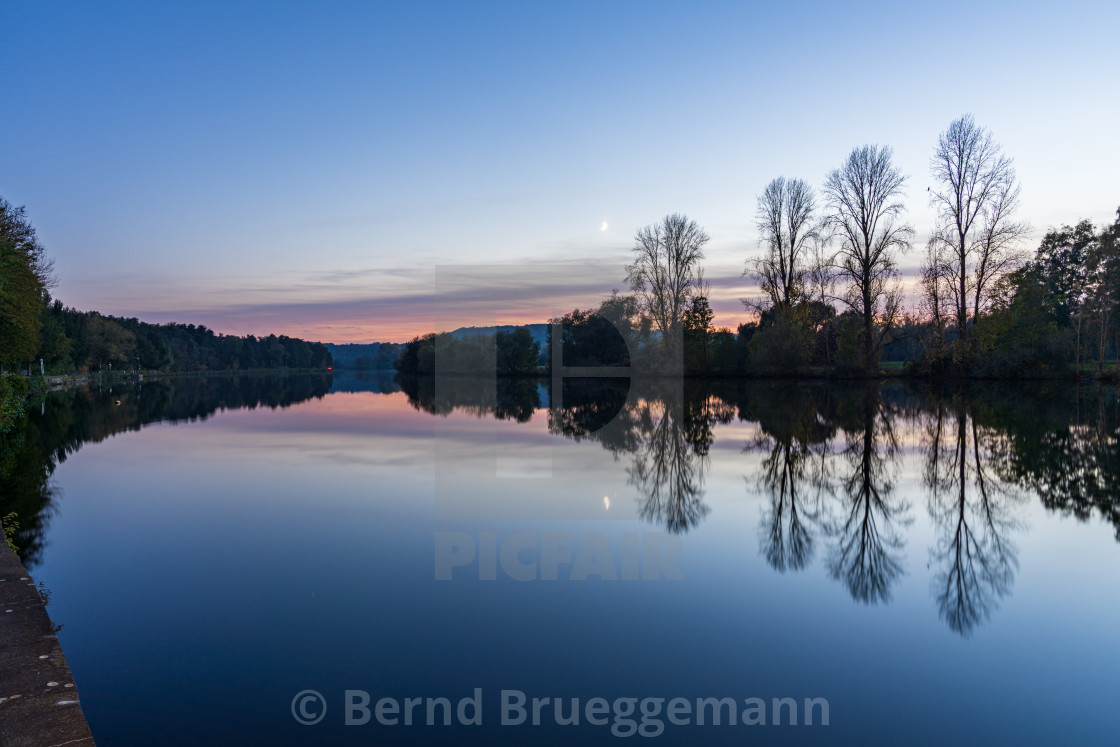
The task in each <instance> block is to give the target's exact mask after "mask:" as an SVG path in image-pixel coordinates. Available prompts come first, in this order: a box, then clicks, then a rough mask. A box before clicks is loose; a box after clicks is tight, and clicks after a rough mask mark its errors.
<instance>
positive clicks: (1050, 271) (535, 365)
mask: <svg viewBox="0 0 1120 747" xmlns="http://www.w3.org/2000/svg"><path fill="white" fill-rule="evenodd" d="M820 273H825V270H820V271H819V273H818V277H819V278H821V277H824V275H820ZM825 274H827V273H825ZM805 277H809V273H808V272H806V273H805V274H804V275H803V278H805ZM804 282H805V283H807V282H808V281H807V280H805V281H804ZM817 282H823V283H826V284H827V283H834V282H835V278H832V279H828V278H824V279H823V280H822V279H818V281H817ZM694 291H695V292H694V293H693V294H692V295H691V296H689V297H688V298H687V299H686V301H685V302H684V304H683V306H682V307H681V308H682V311H681V319H680V333H681V337H682V342H681V345H680V349H679V350H678V351H675V352H674V351H667V348H666V345H665V341H664V338H663V336H662V335H661V333H660V332H658V331H657V330H656V329H654V328H653V321H652V319H651V318H650V316H649V315H648V314H647V313H646V312H645V311H644V310H643V309H644V304H643V302H642V300H641V298H640V294H634V295H627V294H620V293H618V292H617V291H616V292H614V293H612V295H611V296H610V297H609V298H607V299H605V300H604V301H603V302H602V303H601V304H600V306H599V307H598V308H593V309H574V310H573V311H571V312H569V313H567V314H565V315H563V316H562V317H560V318H559V319H556V320H552V323H550V324H549V326H548V332H547V336H546V340H545V344H544V346H543V347H542V346H538V345H537V344H536V343H535V341H533V340H532V338H531V336H530V335H529V333H528V331H527V330H524V329H523V328H522V329H519V330H517V331H515V332H512V333H511V332H499V333H497V335H485V334H475V335H470V336H460V337H455V336H452V335H451V334H448V333H440V334H435V333H431V334H427V335H423V336H419V337H416V338H414V339H413V340H411V341H410V342H408V343H406V344H405V345H404V346H403V347H402V348H401V353H400V358H399V359H398V361H397V363H396V368H397V370H398V371H400V372H402V373H404V374H409V375H424V374H434V373H469V374H489V373H497V374H498V375H517V376H523V375H535V374H539V375H545V374H547V373H549V371H550V369H551V365H552V359H551V356H550V355H549V354H548V351H549V350H550V349H551V346H552V329H553V326H552V324H553V323H559V324H560V325H561V329H562V330H563V340H562V343H563V344H562V350H563V362H564V365H566V366H631V367H633V369H635V370H636V371H637V372H639V373H643V374H656V373H658V372H661V371H666V370H668V371H669V372H674V371H673V369H672V368H671V367H670V368H668V369H667V368H666V366H665V361H666V356H667V355H675V356H677V358H678V359H679V360H680V361H681V363H682V367H681V369H680V370H681V372H683V373H684V374H685V375H688V376H708V377H724V378H727V377H744V376H745V377H790V376H800V377H806V376H808V377H814V376H842V377H851V376H865V375H867V374H868V373H876V374H877V373H879V372H881V371H882V369H883V365H884V364H885V365H886V366H888V367H889V366H892V365H893V366H894V370H895V371H897V372H898V373H908V374H910V375H913V376H919V377H925V378H941V377H945V376H953V377H974V378H1050V377H1066V376H1071V375H1075V374H1078V373H1079V372H1084V371H1086V369H1087V367H1089V368H1091V369H1092V370H1095V371H1096V373H1097V374H1098V375H1100V376H1101V377H1102V378H1114V377H1115V376H1116V370H1115V369H1116V366H1117V362H1116V361H1117V356H1118V355H1120V326H1118V325H1117V323H1116V317H1115V314H1114V312H1115V311H1116V309H1117V304H1118V303H1120V210H1118V211H1117V220H1116V222H1115V223H1114V224H1113V225H1111V226H1107V227H1105V228H1103V229H1101V230H1100V231H1097V230H1096V229H1094V228H1093V226H1092V224H1091V223H1089V222H1088V221H1082V222H1081V223H1080V224H1078V226H1077V227H1075V228H1071V227H1068V226H1067V227H1064V228H1061V229H1056V230H1052V231H1050V232H1048V233H1047V234H1046V236H1045V238H1044V239H1043V240H1042V242H1041V244H1040V246H1039V248H1038V250H1037V252H1036V253H1035V255H1034V257H1033V258H1030V259H1026V260H1024V261H1023V262H1022V263H1021V264H1019V265H1017V266H1016V267H1015V269H1008V270H1007V271H1006V273H1005V274H1003V275H1001V276H1000V277H999V278H998V280H992V281H991V289H990V292H987V293H985V295H984V299H985V300H984V302H983V303H981V305H980V309H979V311H978V312H976V313H972V312H969V314H968V315H967V318H966V320H965V324H966V334H964V335H962V334H961V333H960V329H959V326H958V324H959V321H958V317H956V316H954V315H953V314H950V313H949V311H947V309H949V307H950V304H949V303H948V300H947V299H948V297H949V295H950V294H949V293H948V291H947V290H946V287H945V283H944V279H943V278H941V277H940V276H937V275H935V274H931V270H929V268H927V271H926V274H925V276H924V277H923V280H922V283H921V285H920V286H919V288H918V291H919V293H920V294H921V299H920V301H921V308H922V309H924V310H926V311H928V312H929V313H927V314H925V315H921V314H903V313H902V311H901V309H900V307H899V306H898V304H899V303H900V301H899V299H898V298H894V297H892V299H891V300H890V303H891V308H892V309H893V311H892V312H891V313H892V314H893V320H892V322H891V324H890V325H889V326H884V327H882V328H879V327H877V328H876V329H878V330H879V331H878V332H876V342H875V345H873V346H872V348H870V349H869V348H868V346H867V344H866V340H867V323H866V322H867V320H866V318H865V317H864V316H862V315H861V314H859V313H856V312H855V311H853V310H851V309H845V310H843V311H838V309H837V307H836V306H834V305H833V304H832V303H830V302H829V301H828V298H829V296H828V294H827V293H825V292H823V291H817V292H810V291H809V290H808V289H806V288H802V289H801V290H800V291H796V292H792V293H793V295H792V296H789V297H788V298H787V296H786V295H779V294H778V293H777V292H775V298H776V299H786V300H765V299H764V300H761V301H751V302H749V303H750V305H751V306H752V308H754V309H755V310H756V311H757V312H758V317H757V321H752V322H748V323H745V324H741V325H739V328H738V329H737V330H736V331H734V332H733V331H732V330H730V329H726V328H716V327H714V326H713V324H712V319H713V317H714V314H713V313H712V311H711V308H710V306H709V298H708V296H707V295H706V293H707V292H708V291H707V289H705V288H704V287H703V286H699V287H698V288H696V289H694ZM790 292H791V291H783V292H782V293H783V294H787V293H790ZM970 308H971V307H970ZM879 332H881V333H882V334H881V335H880V334H879ZM872 360H873V365H871V366H870V369H869V361H872Z"/></svg>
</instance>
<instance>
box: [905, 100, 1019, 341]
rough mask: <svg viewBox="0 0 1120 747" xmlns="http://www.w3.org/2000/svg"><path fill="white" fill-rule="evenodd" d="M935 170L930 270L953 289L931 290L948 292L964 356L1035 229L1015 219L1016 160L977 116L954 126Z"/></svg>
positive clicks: (940, 148)
mask: <svg viewBox="0 0 1120 747" xmlns="http://www.w3.org/2000/svg"><path fill="white" fill-rule="evenodd" d="M930 166H931V172H932V175H933V178H934V181H935V182H936V184H937V187H936V188H935V189H931V190H930V193H929V194H930V204H931V205H933V206H934V207H935V208H936V209H937V224H936V226H935V227H934V230H933V233H932V234H931V236H930V239H929V249H930V252H929V255H928V257H927V263H928V266H927V268H926V272H927V273H929V274H935V275H938V276H941V277H943V278H944V280H945V283H944V286H943V288H942V286H941V285H940V284H933V285H932V286H930V287H927V291H932V290H944V291H945V292H946V294H947V299H946V300H948V302H949V303H950V305H951V307H952V311H953V314H954V316H955V318H956V326H957V340H958V346H959V347H960V348H962V350H961V351H960V357H964V356H966V355H967V352H968V351H967V348H968V341H969V327H970V323H971V322H972V321H974V320H975V319H976V318H977V317H978V316H979V315H980V313H981V312H982V311H983V310H984V309H985V308H987V306H988V304H989V303H990V301H991V292H992V289H993V287H994V285H995V283H996V281H998V280H999V278H1000V277H1002V276H1003V275H1004V274H1005V273H1006V272H1008V271H1010V270H1012V269H1014V268H1015V266H1016V265H1018V264H1019V262H1020V261H1021V257H1020V254H1019V250H1018V243H1019V241H1020V240H1021V239H1022V238H1023V236H1025V235H1026V233H1027V231H1028V228H1029V227H1028V226H1027V225H1026V224H1025V223H1021V222H1019V221H1016V220H1015V212H1016V211H1017V210H1018V207H1019V185H1018V184H1017V183H1016V181H1015V168H1014V166H1013V165H1012V162H1011V159H1010V158H1008V157H1007V156H1005V155H1003V153H1002V150H1001V148H1000V146H999V145H997V144H996V143H995V142H994V141H993V140H992V136H991V133H990V132H988V131H987V130H986V129H984V128H983V127H980V126H979V125H977V124H976V122H975V121H974V120H973V118H972V115H970V114H966V115H965V116H963V117H961V118H960V119H957V120H954V121H953V122H952V123H950V125H949V128H948V129H947V130H946V131H945V132H943V133H941V135H940V137H939V138H938V141H937V147H936V149H935V150H934V154H933V158H932V160H931V163H930Z"/></svg>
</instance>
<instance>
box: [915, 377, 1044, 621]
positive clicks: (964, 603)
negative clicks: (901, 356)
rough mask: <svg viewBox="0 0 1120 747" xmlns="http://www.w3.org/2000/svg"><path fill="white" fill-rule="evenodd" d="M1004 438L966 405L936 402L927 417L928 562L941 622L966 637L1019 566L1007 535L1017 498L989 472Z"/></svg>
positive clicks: (1012, 528)
mask: <svg viewBox="0 0 1120 747" xmlns="http://www.w3.org/2000/svg"><path fill="white" fill-rule="evenodd" d="M1005 438H1006V437H1005V436H1004V434H1001V433H1000V432H998V431H996V430H994V429H990V428H981V427H980V426H979V425H978V424H977V422H976V418H975V417H970V416H969V413H968V407H967V404H966V401H965V400H964V399H963V398H962V397H960V396H958V397H956V398H954V400H953V401H952V402H951V403H948V404H947V403H946V402H945V401H944V400H943V399H942V400H939V401H938V403H937V405H936V406H935V408H934V412H933V414H932V415H931V416H930V423H929V426H928V442H927V443H928V447H927V452H926V453H927V456H926V463H925V470H924V475H923V477H924V482H925V485H926V487H927V488H928V489H929V512H930V516H931V517H932V518H933V521H934V524H935V525H936V527H937V530H938V538H937V543H936V544H935V545H934V547H933V548H932V549H931V550H930V558H931V562H932V564H933V565H934V567H935V568H936V569H937V570H936V572H935V573H934V576H933V580H932V582H931V584H932V589H933V595H934V599H935V600H936V602H937V607H938V611H939V612H940V614H941V618H942V619H943V620H944V621H945V622H946V623H948V625H949V627H950V628H951V629H952V630H953V631H955V632H957V633H960V634H961V635H968V634H970V633H971V632H972V631H973V630H974V629H975V628H976V626H977V625H980V624H981V623H983V622H984V621H985V620H987V619H988V617H989V616H990V615H991V613H992V612H993V611H994V610H995V608H996V607H997V606H998V603H999V600H1000V599H1002V598H1003V597H1005V596H1007V595H1008V594H1010V593H1011V585H1012V582H1013V581H1014V579H1015V571H1016V569H1017V568H1018V558H1017V552H1016V548H1015V545H1014V543H1013V542H1012V540H1011V535H1012V533H1013V532H1014V531H1015V530H1016V529H1019V528H1020V527H1021V525H1020V522H1018V521H1017V520H1016V519H1015V509H1016V508H1018V507H1019V506H1020V505H1021V503H1022V498H1023V496H1022V494H1021V493H1019V492H1017V491H1015V490H1014V489H1012V488H1011V487H1010V486H1009V485H1007V484H1006V483H1004V482H1002V481H1001V480H1000V479H999V478H997V477H996V476H994V475H993V474H992V470H991V468H990V465H989V454H990V453H991V451H992V448H993V446H995V447H996V448H998V445H999V442H1001V441H1003V440H1004V439H1005Z"/></svg>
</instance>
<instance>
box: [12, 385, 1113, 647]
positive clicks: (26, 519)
mask: <svg viewBox="0 0 1120 747" xmlns="http://www.w3.org/2000/svg"><path fill="white" fill-rule="evenodd" d="M550 383H551V382H549V381H539V380H537V379H533V378H522V379H500V380H498V381H497V383H496V384H495V383H494V382H493V380H491V382H490V384H489V385H488V386H487V387H485V388H481V387H479V385H478V383H477V381H472V380H470V379H469V378H462V379H454V380H451V381H448V382H445V383H444V385H443V386H441V387H438V388H437V387H435V386H434V385H433V382H432V380H431V379H415V378H413V379H411V380H408V379H398V380H397V382H396V383H394V382H392V381H391V380H384V377H381V379H378V380H376V381H373V380H371V381H362V380H360V379H358V378H355V379H354V380H353V381H349V380H346V381H345V382H338V384H339V386H338V388H339V389H341V390H345V391H371V392H379V393H383V394H391V393H393V392H395V391H396V390H397V386H398V385H399V386H400V388H401V389H403V391H404V394H405V396H406V397H407V399H408V402H409V403H410V404H411V405H412V406H413V407H415V408H416V409H417V410H418V411H420V412H425V413H431V414H433V415H440V416H442V415H446V414H448V413H450V412H452V411H453V410H462V411H466V412H471V413H473V414H475V415H477V416H478V417H495V418H499V419H508V420H513V421H517V422H526V421H530V420H532V419H533V418H534V417H536V416H537V413H539V412H540V411H541V410H540V408H541V406H542V403H543V401H544V400H545V399H546V398H547V399H548V400H549V402H550V404H551V407H549V409H548V412H547V417H548V430H549V431H550V432H551V433H554V434H557V435H562V436H563V437H565V438H569V439H573V440H577V441H585V440H586V441H593V442H597V443H598V444H599V445H601V446H602V447H603V448H604V449H606V450H608V451H609V452H610V453H611V454H612V455H613V456H614V457H615V458H616V459H617V460H619V461H620V462H623V463H625V465H626V471H627V476H628V480H629V484H630V485H631V486H633V487H634V489H635V490H636V492H637V501H638V513H639V515H640V516H641V517H642V518H643V519H645V520H646V521H649V522H652V523H655V524H657V525H659V526H661V527H662V528H664V529H665V530H667V531H670V532H675V533H683V532H686V531H688V530H690V529H691V528H693V527H695V526H696V525H697V524H699V523H700V522H702V521H703V520H704V519H705V517H706V516H707V515H708V514H709V513H710V512H711V507H710V506H709V505H708V504H707V503H706V501H705V492H706V487H705V483H706V480H707V476H708V473H709V458H710V456H709V455H710V450H711V447H712V444H713V441H714V427H715V425H716V424H720V423H728V422H730V421H731V420H732V419H735V418H736V417H737V419H738V420H739V421H741V422H745V423H757V425H758V431H759V434H760V435H759V436H758V437H757V438H755V439H753V440H752V441H751V442H750V443H748V445H747V449H748V451H757V452H761V453H762V455H763V458H762V460H761V463H760V465H759V467H758V470H757V472H756V473H755V474H752V475H747V476H746V479H747V484H748V488H749V487H750V486H752V485H753V486H755V487H756V488H757V489H758V490H759V491H760V492H761V493H762V494H763V496H764V497H765V499H766V500H765V501H764V504H763V509H762V515H761V524H760V527H759V539H760V550H761V553H762V555H763V556H764V557H765V559H766V562H767V563H768V564H769V565H770V566H771V567H772V568H774V569H776V570H778V571H787V570H788V571H797V570H801V569H804V568H806V567H807V566H808V565H809V564H810V563H811V562H812V560H813V558H814V554H815V553H816V552H818V551H819V550H820V546H822V545H823V546H824V547H825V551H824V552H823V555H824V558H823V562H824V565H825V567H826V569H827V570H828V572H829V573H830V575H831V576H832V577H834V578H835V579H837V580H839V581H841V582H842V583H843V584H844V586H845V587H846V588H847V589H848V591H849V593H850V594H851V596H852V597H853V598H854V599H856V600H858V601H860V602H863V603H869V604H870V603H880V602H887V601H889V600H890V598H891V592H892V589H893V588H894V586H895V585H896V583H897V581H898V579H899V578H900V577H901V576H902V574H903V572H904V567H903V551H904V549H905V537H904V534H903V530H904V528H905V527H906V526H907V525H908V524H909V523H910V521H911V517H910V507H909V506H908V505H907V503H906V502H905V501H904V500H902V499H901V498H900V497H899V496H897V495H896V488H895V486H896V482H897V473H898V472H899V470H900V469H901V462H902V458H903V455H904V449H903V448H902V446H901V445H900V444H904V445H906V446H908V447H910V448H916V450H917V453H918V454H919V458H920V459H921V460H922V461H921V478H922V484H923V485H924V487H925V490H926V492H927V494H928V496H927V497H928V513H929V516H930V517H931V519H932V522H933V527H934V529H935V531H936V532H937V537H936V541H935V542H934V546H933V547H932V548H931V549H930V551H929V556H930V561H931V568H932V569H933V575H932V579H931V586H932V594H933V597H934V600H935V603H936V605H937V608H938V610H939V613H940V615H941V617H942V619H943V620H945V622H946V623H947V624H948V625H949V627H950V628H951V629H952V630H954V631H956V632H957V633H960V634H961V635H968V634H969V633H970V632H971V631H973V630H974V629H975V628H976V627H977V626H979V625H981V624H982V623H983V622H984V621H985V620H986V619H987V618H988V617H989V616H990V615H991V614H992V613H993V612H994V611H995V609H996V608H997V607H998V604H999V602H1000V600H1001V599H1003V598H1004V597H1007V596H1008V595H1009V594H1010V593H1011V590H1012V585H1013V583H1014V580H1015V574H1016V572H1017V567H1018V562H1017V550H1016V547H1015V544H1014V542H1013V538H1014V536H1015V534H1016V533H1017V532H1018V531H1021V530H1022V529H1023V528H1024V527H1023V523H1022V521H1021V520H1020V519H1019V518H1018V516H1019V511H1020V509H1022V508H1025V505H1026V502H1027V501H1028V500H1029V499H1030V497H1031V496H1038V497H1039V499H1040V501H1041V503H1042V505H1043V506H1045V507H1046V508H1047V509H1049V510H1051V511H1056V512H1060V513H1062V514H1068V515H1070V516H1073V517H1076V518H1077V519H1079V520H1083V521H1085V520H1089V519H1090V518H1091V517H1094V516H1098V515H1099V516H1100V517H1102V518H1103V519H1105V520H1106V521H1109V522H1111V523H1112V525H1113V526H1114V527H1115V528H1116V531H1117V532H1118V537H1120V394H1118V392H1117V390H1116V389H1115V388H1109V387H1104V386H1100V387H1098V386H1091V387H1081V386H1072V385H1069V384H1065V383H1051V384H1042V385H1024V386H1010V385H1007V384H1001V385H998V386H991V387H984V386H981V385H978V384H972V385H971V387H970V388H968V389H966V390H961V391H958V392H950V393H948V394H946V393H944V392H939V391H930V390H923V389H922V388H920V387H919V388H917V389H916V390H914V391H906V390H905V389H904V388H903V387H902V386H901V385H898V384H896V383H887V384H882V385H878V384H873V385H868V386H852V385H845V384H842V383H836V382H822V383H814V384H808V383H789V382H783V383H777V382H771V383H766V382H757V381H726V382H707V381H692V380H685V381H683V382H682V381H681V380H679V379H677V380H675V381H674V380H669V379H661V380H642V379H634V380H633V381H631V380H627V379H623V378H606V379H566V380H565V381H564V383H563V389H562V390H561V391H560V392H558V393H556V392H552V391H551V389H550ZM333 389H334V385H332V379H331V377H330V376H289V377H279V378H269V377H250V376H243V377H212V378H203V379H182V380H173V379H169V380H166V381H158V382H150V383H145V384H144V385H143V386H142V387H139V386H135V385H128V386H125V387H123V388H122V387H118V388H117V390H116V391H105V392H101V391H96V390H89V389H75V390H71V391H68V392H58V393H54V394H52V395H50V396H49V397H48V398H47V400H46V402H45V403H44V404H43V405H42V406H41V407H40V406H38V405H37V406H35V407H33V408H31V411H30V412H29V413H28V416H27V418H26V419H25V420H24V421H23V422H22V424H21V425H20V427H19V428H17V429H15V430H13V431H11V432H9V433H8V434H7V435H6V436H5V437H4V439H3V441H0V515H2V514H6V513H7V512H9V511H15V512H17V513H19V521H20V530H19V534H18V535H17V538H16V541H17V544H19V545H20V546H21V554H22V555H23V558H24V561H25V563H27V564H28V566H29V567H33V566H34V565H35V564H36V563H37V562H38V560H39V558H40V557H41V555H42V552H43V547H44V543H45V537H46V528H47V526H48V524H49V521H50V518H51V516H52V514H53V512H54V511H55V510H56V508H55V507H56V506H57V501H58V495H57V488H56V487H55V486H54V484H53V482H52V481H51V475H52V473H53V471H54V469H55V467H56V465H57V464H58V463H59V462H61V461H62V460H64V459H65V458H66V456H67V455H68V454H71V453H73V452H74V451H76V450H77V449H79V448H81V446H82V445H84V444H85V443H88V442H96V441H100V440H102V439H104V438H106V437H108V436H110V435H112V434H114V433H116V432H119V431H122V430H134V429H137V428H140V427H141V426H142V425H143V424H145V423H149V422H154V421H157V420H163V421H169V422H177V421H181V420H194V419H205V418H206V417H208V416H209V415H210V413H212V412H214V411H215V410H217V409H219V408H238V407H245V408H253V407H258V406H266V407H285V406H287V405H289V404H293V403H296V402H300V401H303V400H306V399H309V398H313V397H322V396H324V395H325V394H326V393H327V392H328V391H331V390H333ZM554 394H558V395H559V396H555V397H554V396H553V395H554ZM118 402H119V404H118Z"/></svg>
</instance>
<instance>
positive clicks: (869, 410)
mask: <svg viewBox="0 0 1120 747" xmlns="http://www.w3.org/2000/svg"><path fill="white" fill-rule="evenodd" d="M842 403H843V404H842V407H841V415H840V418H841V424H842V427H843V428H844V439H845V445H844V449H843V451H842V452H841V453H840V455H839V456H840V459H841V460H842V461H841V464H842V466H840V467H838V472H839V474H840V475H841V476H840V478H839V480H838V481H837V491H836V492H837V495H838V499H839V500H838V505H837V506H835V508H836V510H837V513H838V515H834V516H831V517H830V518H829V520H828V521H827V522H826V524H825V527H826V528H825V532H826V533H827V534H828V535H829V537H830V539H832V541H833V544H832V547H831V548H830V552H829V555H828V559H827V561H826V562H827V565H828V569H829V572H830V573H831V574H832V577H833V578H835V579H837V580H838V581H842V582H843V583H844V584H845V586H847V587H848V591H849V593H851V595H852V598H853V599H856V600H858V601H860V602H863V603H865V604H877V603H879V602H888V601H890V598H891V586H892V584H894V583H895V581H897V579H898V577H899V576H900V575H901V574H902V553H903V549H904V548H905V545H906V540H905V538H904V536H903V534H902V533H901V531H900V528H901V527H904V526H908V525H909V524H910V523H911V521H912V519H911V518H910V517H909V510H910V505H909V503H907V502H906V501H904V500H902V499H900V498H898V497H896V496H895V495H894V488H895V477H894V473H895V471H896V470H897V467H898V465H897V455H898V440H897V438H896V434H895V429H894V413H893V412H892V411H891V409H890V408H889V407H888V406H886V405H885V403H884V401H883V399H882V397H881V395H880V391H879V387H878V386H872V387H867V388H864V389H861V390H859V391H857V392H854V393H853V395H852V396H851V397H846V398H845V399H844V400H842Z"/></svg>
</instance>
